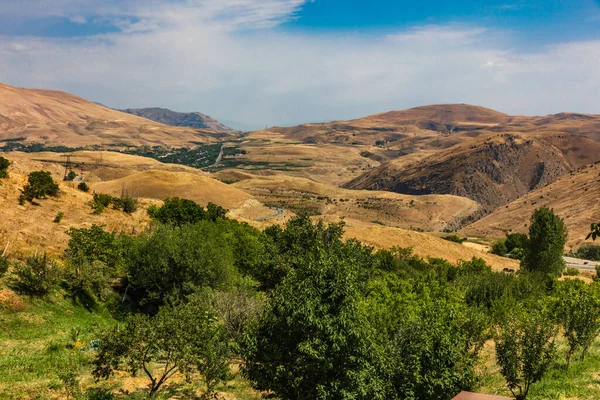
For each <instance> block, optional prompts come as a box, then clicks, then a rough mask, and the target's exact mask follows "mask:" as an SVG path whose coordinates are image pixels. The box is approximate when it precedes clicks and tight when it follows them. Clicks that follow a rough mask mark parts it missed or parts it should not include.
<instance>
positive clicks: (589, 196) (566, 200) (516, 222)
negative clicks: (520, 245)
mask: <svg viewBox="0 0 600 400" xmlns="http://www.w3.org/2000/svg"><path fill="white" fill-rule="evenodd" d="M599 199H600V163H596V164H594V165H588V166H586V167H583V168H581V169H579V170H576V171H573V172H570V173H568V174H565V175H564V176H562V177H561V178H559V179H557V180H556V181H555V182H553V183H551V184H549V185H547V186H544V187H541V188H539V189H536V190H534V191H532V192H530V193H528V194H526V195H524V196H522V197H520V198H519V199H517V200H515V201H513V202H511V203H509V204H507V205H506V206H504V207H500V208H498V209H497V210H496V211H494V212H493V213H492V214H490V215H488V216H486V217H484V218H482V219H480V220H479V221H477V222H475V223H473V224H472V225H469V226H467V227H465V228H464V229H462V230H461V231H460V234H462V235H467V236H476V237H498V238H499V237H502V236H504V234H505V233H508V232H527V230H528V229H529V217H530V216H531V214H532V213H533V210H535V209H536V208H539V207H550V208H552V209H554V212H556V214H558V215H559V216H560V217H562V218H564V220H565V223H566V225H567V228H568V230H569V238H568V242H567V244H568V246H569V247H571V248H578V247H579V246H580V245H581V244H582V243H583V242H584V240H585V237H586V235H587V233H588V232H589V228H590V224H591V223H592V222H597V221H600V200H599Z"/></svg>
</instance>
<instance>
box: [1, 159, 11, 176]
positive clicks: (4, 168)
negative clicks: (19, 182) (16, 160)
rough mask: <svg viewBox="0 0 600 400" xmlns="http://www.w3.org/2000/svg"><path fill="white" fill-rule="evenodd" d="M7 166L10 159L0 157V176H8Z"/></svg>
mask: <svg viewBox="0 0 600 400" xmlns="http://www.w3.org/2000/svg"><path fill="white" fill-rule="evenodd" d="M8 167H10V161H8V160H7V159H6V158H4V157H0V178H6V177H8Z"/></svg>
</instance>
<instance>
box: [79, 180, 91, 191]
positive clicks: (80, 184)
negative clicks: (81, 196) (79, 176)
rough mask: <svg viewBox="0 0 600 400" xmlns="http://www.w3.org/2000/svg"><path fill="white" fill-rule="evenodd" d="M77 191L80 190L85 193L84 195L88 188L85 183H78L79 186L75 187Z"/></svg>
mask: <svg viewBox="0 0 600 400" xmlns="http://www.w3.org/2000/svg"><path fill="white" fill-rule="evenodd" d="M77 189H79V190H81V191H82V192H86V193H87V192H89V191H90V187H89V186H88V184H87V183H85V182H79V185H77Z"/></svg>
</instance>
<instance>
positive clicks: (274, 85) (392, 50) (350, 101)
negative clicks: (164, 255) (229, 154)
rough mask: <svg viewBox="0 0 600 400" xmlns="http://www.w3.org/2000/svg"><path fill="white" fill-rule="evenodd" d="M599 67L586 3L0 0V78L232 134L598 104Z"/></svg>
mask: <svg viewBox="0 0 600 400" xmlns="http://www.w3.org/2000/svg"><path fill="white" fill-rule="evenodd" d="M24 4H25V5H26V6H24ZM598 65H600V2H599V1H597V0H568V1H567V0H504V1H501V0H485V1H481V0H480V1H471V0H454V1H448V0H446V1H441V0H432V1H414V0H413V1H400V0H397V1H392V0H370V1H359V0H314V1H306V0H95V1H91V0H52V1H47V0H28V1H26V2H25V1H12V0H10V1H9V0H0V82H4V83H7V84H12V85H17V86H24V87H45V88H53V89H59V90H66V91H70V92H72V93H75V94H78V95H81V96H83V97H86V98H88V99H91V100H93V101H98V102H101V103H103V104H107V105H109V106H113V107H118V108H121V107H143V106H163V107H168V108H172V109H175V110H179V111H193V110H197V111H201V112H205V113H207V114H210V115H212V116H214V117H216V118H219V119H221V120H224V121H226V122H228V123H230V124H232V125H235V126H236V127H239V128H247V129H250V128H256V127H261V126H264V125H265V124H267V125H291V124H297V123H302V122H313V121H325V120H333V119H348V118H353V117H360V116H364V115H367V114H371V113H375V112H382V111H387V110H391V109H402V108H409V107H412V106H417V105H423V104H432V103H446V102H461V103H462V102H464V103H473V104H479V105H483V106H488V107H491V108H495V109H498V110H500V111H504V112H508V113H512V114H548V113H554V112H559V111H580V112H590V113H591V112H595V113H600V109H599V108H600V71H599V70H600V68H598Z"/></svg>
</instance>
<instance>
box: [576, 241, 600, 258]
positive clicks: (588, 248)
mask: <svg viewBox="0 0 600 400" xmlns="http://www.w3.org/2000/svg"><path fill="white" fill-rule="evenodd" d="M575 255H576V256H577V257H579V258H584V259H586V260H592V261H600V246H598V245H595V244H584V245H582V246H581V247H580V248H579V249H578V250H577V253H576V254H575Z"/></svg>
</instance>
